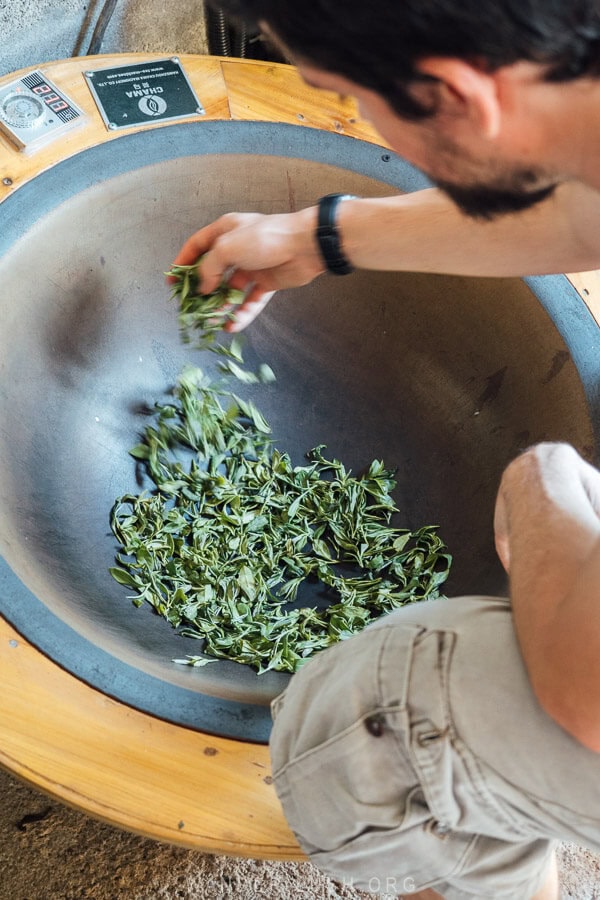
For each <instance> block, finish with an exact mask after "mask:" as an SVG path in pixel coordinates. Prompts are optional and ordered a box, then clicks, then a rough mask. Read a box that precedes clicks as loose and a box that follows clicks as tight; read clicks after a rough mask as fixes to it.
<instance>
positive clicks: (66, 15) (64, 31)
mask: <svg viewBox="0 0 600 900" xmlns="http://www.w3.org/2000/svg"><path fill="white" fill-rule="evenodd" d="M103 4H104V0H89V2H87V3H86V2H82V0H35V2H34V0H1V2H0V34H1V35H2V44H1V46H2V50H1V51H0V75H4V74H6V73H7V72H13V71H14V70H15V69H19V68H21V67H22V66H28V65H38V64H41V63H44V62H49V61H51V60H55V59H64V58H66V57H68V56H77V55H81V54H85V52H86V51H87V48H88V46H89V43H90V38H91V35H92V32H93V29H94V26H95V23H96V19H97V17H98V15H99V12H100V10H101V9H102V6H103ZM136 50H139V51H147V52H150V53H154V52H157V53H162V52H168V53H173V52H178V53H186V52H187V53H206V30H205V27H204V5H203V2H202V0H182V2H176V3H165V2H164V0H118V2H117V6H116V8H115V11H114V13H113V17H112V19H111V22H110V25H109V27H108V29H107V31H106V36H105V40H104V43H103V45H102V52H103V53H119V52H126V51H136Z"/></svg>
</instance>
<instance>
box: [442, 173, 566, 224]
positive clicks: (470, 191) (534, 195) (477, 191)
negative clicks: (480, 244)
mask: <svg viewBox="0 0 600 900" xmlns="http://www.w3.org/2000/svg"><path fill="white" fill-rule="evenodd" d="M436 184H437V186H438V187H439V188H440V190H442V191H443V192H444V193H445V194H446V195H447V196H448V197H450V199H451V200H452V201H453V202H454V203H455V204H456V206H458V208H459V209H460V210H461V212H463V213H465V215H467V216H470V217H471V218H472V219H483V220H484V221H486V222H490V221H491V220H492V219H495V218H497V217H498V216H504V215H507V214H508V213H519V212H523V210H526V209H531V207H532V206H536V205H537V204H538V203H542V202H543V201H544V200H547V199H548V197H551V196H552V194H553V193H554V191H555V190H556V187H557V185H555V184H551V185H549V186H548V187H544V188H539V189H538V190H535V191H511V190H504V189H501V188H491V187H487V186H486V185H479V186H476V185H474V186H472V187H458V186H457V185H454V184H450V183H449V182H445V181H438V182H436Z"/></svg>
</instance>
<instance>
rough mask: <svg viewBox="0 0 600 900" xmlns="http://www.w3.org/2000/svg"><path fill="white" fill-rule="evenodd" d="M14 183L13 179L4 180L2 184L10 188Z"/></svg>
mask: <svg viewBox="0 0 600 900" xmlns="http://www.w3.org/2000/svg"><path fill="white" fill-rule="evenodd" d="M12 183H13V180H12V178H3V179H2V184H4V185H6V187H10V186H11V184H12Z"/></svg>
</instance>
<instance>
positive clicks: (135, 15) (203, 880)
mask: <svg viewBox="0 0 600 900" xmlns="http://www.w3.org/2000/svg"><path fill="white" fill-rule="evenodd" d="M299 2H300V0H299ZM102 3H103V0H89V2H88V3H83V2H80V0H0V35H2V41H1V45H0V46H1V50H0V75H2V74H5V73H8V72H12V71H14V70H15V69H18V68H21V67H22V66H28V65H39V64H42V63H44V62H48V61H50V60H54V59H62V58H65V57H68V56H73V55H77V54H82V53H85V52H86V50H87V47H88V45H89V41H90V38H91V34H92V31H93V28H94V24H95V22H96V18H97V16H98V14H99V11H100V9H101V7H102ZM125 51H147V52H157V53H163V52H165V53H173V52H179V53H185V52H188V53H204V52H206V36H205V28H204V19H203V4H202V2H201V0H179V2H176V3H167V2H165V0H120V2H119V3H118V4H117V7H116V11H115V13H114V16H113V20H112V22H111V24H110V26H109V28H108V30H107V32H106V36H105V40H104V43H103V45H102V52H104V53H117V52H125ZM561 874H562V881H563V887H564V898H565V900H600V858H599V857H597V856H595V855H594V854H591V853H589V852H588V851H585V850H581V849H580V848H578V847H575V846H573V845H570V844H569V845H564V847H563V848H562V850H561ZM365 896H366V895H364V894H360V893H359V892H357V891H353V890H351V889H350V888H347V887H343V886H341V885H337V884H335V883H334V882H332V881H330V880H329V879H327V878H325V877H323V876H321V875H320V874H319V873H318V872H317V870H316V869H315V868H314V867H313V866H311V865H310V864H308V863H306V864H302V865H297V864H294V863H270V862H261V861H255V860H234V859H229V858H227V857H213V856H208V855H204V854H200V853H192V852H190V851H187V850H182V849H179V848H175V847H170V846H166V845H163V844H157V843H154V842H152V841H148V840H144V839H142V838H138V837H135V836H134V835H129V834H123V833H122V832H120V831H117V830H115V829H113V828H110V827H109V826H107V825H103V824H101V823H98V822H95V821H93V820H92V819H90V818H88V817H87V816H85V815H83V814H81V813H78V812H76V811H74V810H72V809H69V808H67V807H63V806H61V805H59V804H56V803H55V802H54V801H52V800H49V799H48V798H47V797H45V796H43V795H41V794H38V793H37V792H36V791H33V790H31V789H30V788H28V787H26V786H25V785H23V784H21V782H19V781H17V780H16V779H14V778H13V777H12V776H10V775H8V774H6V773H3V772H0V900H163V898H164V900H223V898H235V900H257V898H260V900H263V898H264V900H337V898H340V900H358V898H364V897H365ZM524 900H525V898H524Z"/></svg>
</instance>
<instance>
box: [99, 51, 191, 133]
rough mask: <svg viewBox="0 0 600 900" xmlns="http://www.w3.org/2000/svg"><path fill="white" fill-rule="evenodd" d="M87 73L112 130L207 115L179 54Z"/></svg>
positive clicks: (107, 125) (105, 120)
mask: <svg viewBox="0 0 600 900" xmlns="http://www.w3.org/2000/svg"><path fill="white" fill-rule="evenodd" d="M84 76H85V80H86V81H87V84H88V87H89V89H90V91H91V92H92V95H93V97H94V100H95V101H96V105H97V107H98V109H99V110H100V114H101V116H102V118H103V119H104V122H105V123H106V127H107V128H110V129H111V130H114V129H116V128H131V127H132V126H133V125H147V124H150V123H152V122H164V121H168V120H170V119H187V118H190V117H192V116H198V115H204V108H203V106H202V104H201V103H200V101H199V100H198V98H197V97H196V94H195V93H194V90H193V88H192V86H191V84H190V83H189V81H188V79H187V76H186V74H185V72H184V71H183V69H182V67H181V63H180V62H179V60H178V59H177V57H171V58H170V59H156V60H152V61H151V62H140V63H138V64H134V65H129V66H115V67H114V68H112V69H96V70H94V71H89V72H85V73H84Z"/></svg>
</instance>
